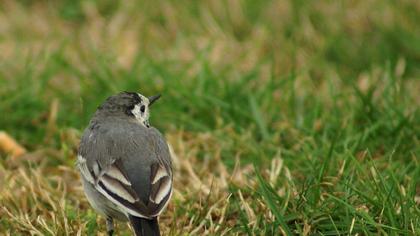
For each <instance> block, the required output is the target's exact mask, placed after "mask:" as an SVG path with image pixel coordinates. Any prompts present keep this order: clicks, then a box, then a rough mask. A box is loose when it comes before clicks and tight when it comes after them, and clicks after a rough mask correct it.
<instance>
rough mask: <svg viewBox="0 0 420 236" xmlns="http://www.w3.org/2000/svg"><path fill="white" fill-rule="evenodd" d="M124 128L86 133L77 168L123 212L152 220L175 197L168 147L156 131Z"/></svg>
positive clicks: (134, 125) (134, 127)
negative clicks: (172, 195)
mask: <svg viewBox="0 0 420 236" xmlns="http://www.w3.org/2000/svg"><path fill="white" fill-rule="evenodd" d="M124 125H126V126H128V127H112V129H105V128H99V129H98V130H96V131H86V132H85V135H84V136H83V138H82V142H81V145H80V148H79V155H78V166H79V169H80V172H81V174H82V175H83V177H84V178H85V179H86V180H87V181H88V182H90V183H91V184H92V185H93V186H94V187H95V188H96V189H97V190H98V191H99V192H100V193H102V194H103V195H104V196H106V197H107V198H108V199H109V200H110V201H112V202H113V203H115V204H116V205H117V206H118V207H120V209H121V210H123V211H124V212H126V213H127V214H130V215H133V216H137V217H143V218H152V217H155V216H157V215H159V214H160V213H161V211H162V210H163V209H164V208H165V206H166V205H167V203H168V202H169V198H170V196H171V194H172V170H171V162H170V154H169V150H168V146H167V144H166V142H165V140H164V139H163V137H162V135H161V134H160V133H159V132H158V131H157V130H156V129H154V128H144V127H142V126H139V125H137V124H127V123H126V124H124ZM117 126H118V125H117Z"/></svg>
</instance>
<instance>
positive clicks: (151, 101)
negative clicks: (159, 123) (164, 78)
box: [148, 94, 160, 107]
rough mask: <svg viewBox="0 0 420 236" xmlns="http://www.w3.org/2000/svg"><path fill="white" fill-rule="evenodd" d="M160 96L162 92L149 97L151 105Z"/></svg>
mask: <svg viewBox="0 0 420 236" xmlns="http://www.w3.org/2000/svg"><path fill="white" fill-rule="evenodd" d="M159 98H160V94H156V95H154V96H151V97H148V99H149V107H150V106H151V105H152V104H153V103H154V102H156V101H157V100H158V99H159Z"/></svg>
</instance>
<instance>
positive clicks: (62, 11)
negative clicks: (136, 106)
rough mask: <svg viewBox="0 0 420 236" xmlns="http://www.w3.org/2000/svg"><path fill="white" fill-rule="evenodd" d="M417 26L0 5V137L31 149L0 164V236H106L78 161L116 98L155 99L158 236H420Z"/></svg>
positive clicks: (177, 8)
mask: <svg viewBox="0 0 420 236" xmlns="http://www.w3.org/2000/svg"><path fill="white" fill-rule="evenodd" d="M418 22H420V5H419V4H418V2H417V1H415V0H413V1H409V0H407V1H379V0H372V1H361V2H346V1H313V2H311V1H260V2H258V1H250V0H233V1H220V2H219V1H214V2H201V1H186V0H182V1H157V2H151V1H150V2H149V1H144V2H135V1H120V2H116V1H64V0H63V1H55V2H53V3H52V2H48V1H18V2H12V1H6V2H2V3H0V32H1V33H0V51H1V53H0V98H1V99H0V112H1V115H0V129H2V130H4V131H6V132H7V133H9V134H10V135H12V136H13V137H15V138H16V139H17V140H18V141H19V143H21V144H22V145H23V146H24V147H26V148H27V149H28V150H29V153H28V154H27V155H25V156H23V157H21V158H11V157H9V156H8V155H7V154H2V156H1V159H0V187H1V189H2V192H1V193H0V203H1V205H0V215H1V216H2V217H1V218H0V233H2V234H6V235H26V234H31V233H32V234H38V235H44V234H45V235H76V234H77V233H78V232H80V233H81V234H82V235H85V234H95V233H96V232H97V231H100V232H102V233H104V232H105V224H104V220H103V218H101V217H99V216H97V215H96V213H95V212H94V211H93V210H92V209H91V208H90V207H89V204H88V203H87V201H86V199H85V198H84V195H83V192H82V191H81V186H80V185H81V184H80V182H79V179H78V175H77V172H76V171H75V170H74V162H75V153H76V150H77V145H78V139H79V137H80V135H81V132H82V131H83V129H84V127H86V125H87V123H88V121H89V119H90V117H91V115H92V114H93V112H94V111H95V109H96V107H97V106H98V105H99V104H100V103H101V102H102V101H103V100H104V99H105V98H106V97H108V96H110V95H112V94H114V93H117V92H120V91H124V90H128V91H139V92H141V93H143V94H145V95H153V94H155V93H161V94H162V95H163V97H162V99H161V100H160V101H159V104H157V105H156V106H154V107H153V110H152V114H151V123H152V124H153V125H154V126H156V127H158V128H159V129H160V130H161V131H162V132H163V133H164V134H165V136H166V138H167V140H168V142H169V143H170V144H171V146H172V148H173V151H174V154H176V155H175V156H174V168H175V173H176V175H175V189H176V191H175V193H174V195H173V199H172V201H171V204H170V205H169V207H168V209H167V210H166V211H165V212H164V214H163V215H162V217H161V228H162V231H163V232H164V234H165V235H167V234H169V235H190V234H195V235H202V234H204V233H207V234H210V235H222V234H227V235H279V234H286V235H295V234H299V235H356V234H358V235H371V234H373V235H419V234H420V230H419V229H420V186H419V183H420V163H419V160H420V159H419V156H420V109H419V107H420V95H419V94H420V93H419V91H420V80H419V79H420V69H419V67H418V65H419V64H420V43H419V42H420V30H419V28H418ZM55 105H58V108H57V109H55V108H54V107H55ZM117 231H118V232H119V233H121V234H122V235H130V230H129V229H128V227H127V226H126V225H125V224H123V223H120V224H118V227H117Z"/></svg>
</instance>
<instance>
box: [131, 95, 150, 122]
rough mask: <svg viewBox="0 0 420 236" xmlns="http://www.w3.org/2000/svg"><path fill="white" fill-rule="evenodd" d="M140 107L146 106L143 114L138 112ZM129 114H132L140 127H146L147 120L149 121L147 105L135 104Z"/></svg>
mask: <svg viewBox="0 0 420 236" xmlns="http://www.w3.org/2000/svg"><path fill="white" fill-rule="evenodd" d="M146 99H147V98H146ZM146 101H147V100H146ZM146 103H147V102H146ZM141 106H146V109H145V111H144V112H143V113H142V112H141V110H140V108H141ZM131 114H133V115H134V117H136V119H137V120H138V121H139V122H140V123H141V124H142V125H144V126H148V125H147V124H148V120H149V109H148V108H147V105H143V104H137V105H135V106H134V108H133V109H132V110H131Z"/></svg>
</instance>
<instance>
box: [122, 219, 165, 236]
mask: <svg viewBox="0 0 420 236" xmlns="http://www.w3.org/2000/svg"><path fill="white" fill-rule="evenodd" d="M129 218H130V223H131V225H132V226H133V229H134V233H135V235H136V236H160V231H159V225H158V220H157V217H155V218H153V219H145V218H140V217H136V216H130V217H129Z"/></svg>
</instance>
